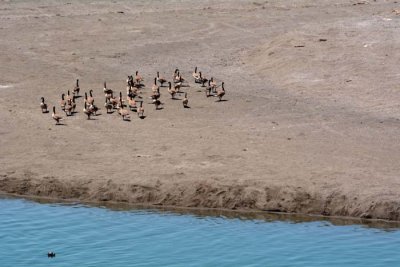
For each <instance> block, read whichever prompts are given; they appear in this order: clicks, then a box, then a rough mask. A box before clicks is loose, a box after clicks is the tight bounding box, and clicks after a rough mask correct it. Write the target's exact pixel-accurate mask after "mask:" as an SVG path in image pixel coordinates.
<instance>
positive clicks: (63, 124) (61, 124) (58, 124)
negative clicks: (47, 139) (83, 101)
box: [55, 123, 67, 126]
mask: <svg viewBox="0 0 400 267" xmlns="http://www.w3.org/2000/svg"><path fill="white" fill-rule="evenodd" d="M55 126H67V124H66V123H57V124H55Z"/></svg>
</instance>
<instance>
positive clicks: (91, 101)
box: [85, 90, 94, 105]
mask: <svg viewBox="0 0 400 267" xmlns="http://www.w3.org/2000/svg"><path fill="white" fill-rule="evenodd" d="M92 91H93V90H90V91H89V95H90V96H89V97H88V95H87V93H86V92H85V103H87V104H88V105H92V104H93V103H94V98H93V95H92Z"/></svg>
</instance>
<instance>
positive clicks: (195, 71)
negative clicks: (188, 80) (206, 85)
mask: <svg viewBox="0 0 400 267" xmlns="http://www.w3.org/2000/svg"><path fill="white" fill-rule="evenodd" d="M192 75H193V78H194V81H195V82H196V83H198V79H199V78H200V75H199V73H198V72H197V67H195V68H194V72H193V74H192Z"/></svg>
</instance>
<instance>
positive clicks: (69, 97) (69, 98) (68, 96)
mask: <svg viewBox="0 0 400 267" xmlns="http://www.w3.org/2000/svg"><path fill="white" fill-rule="evenodd" d="M68 100H72V98H71V95H70V93H69V90H68V91H67V102H68Z"/></svg>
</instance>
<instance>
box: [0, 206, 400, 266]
mask: <svg viewBox="0 0 400 267" xmlns="http://www.w3.org/2000/svg"><path fill="white" fill-rule="evenodd" d="M49 250H53V251H55V252H56V257H55V258H53V259H49V258H47V251H49ZM399 252H400V231H399V230H390V231H388V230H382V229H374V228H367V227H364V226H361V225H350V226H334V225H332V224H330V223H327V222H304V223H293V222H288V221H265V220H243V219H228V218H225V217H221V216H220V217H212V216H203V217H200V216H195V215H187V214H186V215H179V214H177V213H171V212H158V211H150V210H147V211H146V210H130V211H115V210H114V211H113V210H110V209H105V208H95V207H87V206H84V205H62V204H38V203H35V202H31V201H27V200H21V199H0V266H1V267H8V266H10V267H11V266H13V267H14V266H24V267H28V266H31V267H34V266H60V267H61V266H77V267H78V266H79V267H83V266H93V267H94V266H96V267H102V266H104V267H112V266H118V267H124V266H152V267H155V266H174V267H179V266H182V267H183V266H185V267H187V266H229V267H232V266H307V267H312V266H352V267H357V266H363V267H365V266H400V253H399Z"/></svg>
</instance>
